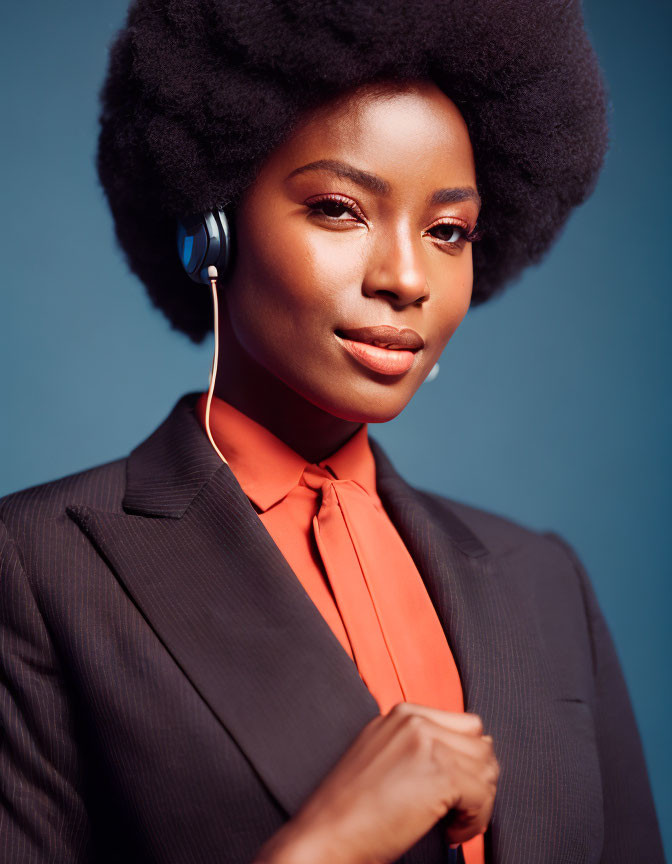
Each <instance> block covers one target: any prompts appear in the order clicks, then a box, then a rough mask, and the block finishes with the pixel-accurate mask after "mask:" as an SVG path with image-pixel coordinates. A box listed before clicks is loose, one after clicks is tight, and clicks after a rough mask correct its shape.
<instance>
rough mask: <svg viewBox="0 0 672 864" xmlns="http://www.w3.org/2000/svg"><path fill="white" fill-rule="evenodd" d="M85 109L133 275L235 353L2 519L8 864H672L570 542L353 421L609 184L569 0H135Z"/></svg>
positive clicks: (584, 48)
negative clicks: (372, 3) (92, 115)
mask: <svg viewBox="0 0 672 864" xmlns="http://www.w3.org/2000/svg"><path fill="white" fill-rule="evenodd" d="M495 13H496V14H495ZM503 13H505V14H503ZM101 119H102V125H101V137H100V148H99V158H98V167H99V173H100V176H101V181H102V183H103V187H104V189H105V191H106V193H107V195H108V199H109V202H110V205H111V208H112V211H113V214H114V217H115V225H116V229H117V234H118V238H119V241H120V243H121V245H122V248H123V249H124V250H125V252H126V254H127V256H128V260H129V264H130V266H131V268H132V269H133V271H134V272H135V273H137V274H138V275H139V276H140V278H141V279H142V281H143V282H144V284H145V285H146V287H147V289H148V290H149V292H150V295H151V296H152V298H153V300H154V302H155V303H156V304H157V305H158V306H159V307H160V308H161V309H162V310H163V311H164V312H165V313H166V314H167V315H168V317H169V319H170V320H171V322H172V323H173V325H174V326H175V327H176V328H178V329H180V330H182V331H183V332H185V333H187V334H189V335H190V336H191V337H192V338H193V339H194V340H195V341H199V340H201V339H202V338H203V337H204V336H205V334H206V333H207V332H208V331H209V330H210V329H211V327H212V326H213V325H216V334H217V339H216V346H217V351H216V362H215V364H214V366H213V375H212V377H211V382H210V383H211V386H210V388H209V390H208V393H207V394H205V393H200V394H199V393H195V394H187V395H185V396H184V397H182V398H181V399H180V400H179V401H178V403H177V404H176V406H175V408H174V410H173V411H172V412H171V414H170V416H169V417H168V418H167V419H166V420H165V421H164V423H163V424H162V425H161V426H160V427H159V428H158V429H157V430H156V431H155V432H154V433H153V434H152V435H151V436H150V437H149V438H148V439H147V440H146V441H144V442H143V443H141V444H140V445H139V446H138V447H137V448H136V449H135V450H134V451H133V452H132V453H131V454H130V456H129V457H128V458H127V459H122V460H118V461H116V462H112V463H108V464H106V465H102V466H98V467H96V468H93V469H91V470H89V471H86V472H83V473H81V474H77V475H72V476H71V477H68V478H64V479H62V480H59V481H55V482H52V483H48V484H45V485H43V486H40V487H35V488H33V489H28V490H24V491H22V492H18V493H15V494H14V495H10V496H8V497H6V498H4V499H3V500H2V502H0V517H1V519H2V523H0V524H1V526H2V527H1V533H0V552H1V559H0V560H1V562H2V581H1V583H0V585H1V586H2V598H3V602H2V614H3V652H2V664H3V679H4V680H5V681H6V682H8V686H6V687H5V689H3V691H2V702H1V708H0V710H1V714H0V717H1V718H2V721H1V722H2V726H3V732H4V735H3V739H2V750H1V751H0V752H1V756H2V765H3V770H2V774H1V776H2V784H3V785H2V789H3V796H2V801H3V806H2V811H1V813H2V824H1V825H0V828H1V830H0V837H1V838H2V840H1V841H0V849H1V850H2V854H3V856H4V857H3V859H2V860H5V859H6V860H8V861H26V862H28V861H31V862H44V861H97V862H98V861H157V862H183V861H206V860H222V861H231V862H249V861H253V860H254V861H257V862H276V864H277V862H296V864H301V862H303V861H312V862H314V861H325V862H326V861H328V862H365V861H366V862H373V861H376V862H378V861H394V860H403V861H405V862H439V861H445V860H451V858H452V859H454V860H466V861H467V862H469V864H472V862H479V864H480V862H484V861H489V862H490V861H491V862H504V861H514V860H515V861H519V862H539V861H544V862H566V861H567V862H568V861H592V862H598V861H601V862H616V861H626V860H628V861H647V862H656V861H662V860H663V857H662V849H661V843H660V837H659V832H658V825H657V822H656V816H655V811H654V808H653V802H652V799H651V793H650V789H649V784H648V779H647V775H646V768H645V764H644V759H643V754H642V750H641V744H640V740H639V735H638V731H637V728H636V724H635V721H634V717H633V714H632V709H631V706H630V702H629V699H628V694H627V690H626V688H625V684H624V681H623V677H622V674H621V671H620V668H619V665H618V660H617V657H616V654H615V652H614V648H613V644H612V642H611V638H610V635H609V632H608V629H607V627H606V624H605V621H604V618H603V616H602V614H601V611H600V609H599V606H598V604H597V602H596V599H595V595H594V592H593V590H592V587H591V584H590V581H589V579H588V577H587V575H586V573H585V572H584V570H583V568H582V567H581V564H580V563H579V562H578V560H577V559H576V557H575V555H574V554H573V552H572V550H571V549H570V548H569V547H567V545H566V544H565V543H564V541H562V540H561V539H560V538H559V537H557V536H556V535H550V534H549V535H541V534H537V533H535V532H532V531H529V530H526V529H525V528H523V527H521V526H519V525H516V524H514V523H512V522H509V521H507V520H504V519H502V518H500V517H496V516H494V515H492V514H488V513H485V512H484V511H481V510H476V509H473V508H470V507H466V506H464V505H461V504H458V503H456V502H453V501H450V500H448V499H447V498H444V497H442V496H439V495H434V494H429V493H426V492H423V491H421V490H419V489H416V488H414V487H413V486H412V485H410V484H408V483H407V482H406V481H405V480H403V479H402V478H401V476H400V475H399V474H398V473H397V471H396V470H395V468H394V467H393V465H392V464H391V463H390V461H389V459H388V458H387V456H386V455H385V453H384V452H383V450H382V448H381V447H380V446H379V445H378V444H377V443H376V442H375V441H374V440H373V439H372V438H371V439H369V437H368V424H369V423H372V422H385V421H387V420H390V419H392V418H393V417H395V416H397V415H398V414H399V413H400V412H401V411H402V410H403V409H404V407H405V406H406V404H408V402H409V400H410V399H411V398H412V396H413V395H414V393H415V392H416V391H417V389H418V387H419V386H420V385H421V383H422V382H423V381H424V380H425V379H426V377H427V376H428V375H429V373H430V371H431V370H432V368H433V367H434V366H435V364H436V362H437V360H438V358H439V356H440V354H441V352H442V350H443V348H444V347H445V345H446V343H447V342H448V340H449V339H450V337H451V336H452V334H453V333H454V332H455V330H456V328H457V327H458V326H459V324H460V322H461V321H462V319H463V318H464V315H465V314H466V312H467V309H468V308H469V306H470V305H471V304H472V303H478V302H483V301H485V300H487V299H488V298H489V297H490V296H492V294H493V293H494V292H495V291H496V290H497V289H498V288H501V287H502V286H503V285H504V284H505V283H506V281H507V280H509V279H510V278H512V277H513V276H514V275H515V274H517V273H518V272H520V270H521V268H522V267H524V266H525V265H526V264H528V263H529V262H531V261H534V260H538V259H539V257H540V256H541V255H542V254H543V252H544V251H546V250H547V249H548V248H549V246H550V244H551V243H552V241H553V239H554V238H555V237H556V236H557V233H558V231H559V229H560V228H561V226H562V225H563V223H564V221H565V219H566V218H567V216H568V214H569V212H570V211H571V208H572V207H573V206H575V205H576V204H578V203H579V202H580V201H582V200H584V199H585V197H586V196H587V195H588V194H589V192H590V190H591V189H592V187H593V185H594V182H595V179H596V176H597V172H598V170H599V166H600V164H601V161H602V157H603V153H604V148H605V140H606V130H605V123H604V96H603V89H602V84H601V80H600V76H599V72H598V69H597V66H596V62H595V58H594V55H593V53H592V50H591V48H590V46H589V44H588V42H587V40H586V37H585V34H584V32H583V26H582V21H581V15H580V10H579V8H578V6H575V5H573V4H567V3H564V2H563V3H552V2H547V3H544V4H539V3H535V4H534V7H533V8H532V9H530V8H529V7H528V4H525V3H515V4H513V3H512V4H508V5H507V8H506V9H505V10H504V9H503V7H502V4H501V3H496V4H495V3H492V4H489V3H483V2H482V3H480V4H479V5H477V6H474V4H473V3H472V4H469V5H468V6H467V5H466V4H464V5H462V4H460V3H450V4H445V7H444V6H441V5H439V6H437V4H427V5H423V4H421V3H414V4H399V5H398V6H395V7H394V8H388V9H385V10H383V9H380V8H375V7H369V6H368V5H366V4H362V5H361V6H355V5H350V6H348V7H347V8H344V7H343V5H342V4H333V5H332V4H326V5H325V4H320V5H319V6H318V7H315V8H311V9H304V8H302V7H300V6H299V5H294V4H289V3H277V4H269V3H265V4H259V5H258V6H255V5H250V4H249V3H248V4H245V5H242V4H241V5H235V6H234V5H233V4H230V3H224V2H219V3H209V2H206V0H200V2H191V3H187V2H184V0H181V2H168V0H164V2H157V0H151V2H150V0H146V2H139V3H135V4H134V5H133V6H132V7H131V9H130V11H129V19H128V22H127V25H126V27H125V29H124V30H123V31H122V32H121V33H120V35H119V37H118V39H117V41H116V43H115V46H114V49H113V52H112V55H111V62H110V71H109V75H108V79H107V82H106V86H105V89H104V92H103V113H102V118H101ZM208 212H209V213H211V214H212V213H215V212H216V213H217V214H218V217H217V218H220V219H221V220H222V222H221V223H220V226H219V228H220V230H221V232H222V233H221V237H220V239H221V242H222V244H224V243H225V242H226V237H225V231H224V228H225V223H224V220H226V223H227V224H228V227H229V230H230V232H231V233H230V238H229V248H230V251H231V253H233V254H231V255H229V256H227V255H226V254H219V253H218V254H217V257H216V262H217V264H216V267H215V270H214V271H212V270H209V267H210V266H213V265H212V264H211V262H210V261H209V259H207V256H206V258H203V259H202V260H201V259H200V258H199V259H198V262H197V263H196V265H194V261H193V260H192V258H193V256H192V252H193V251H194V250H193V243H194V242H196V241H195V239H194V238H196V237H197V236H198V234H197V232H196V231H195V230H193V231H192V226H193V225H194V224H196V222H197V220H198V218H201V214H203V213H208ZM176 224H179V225H181V226H182V227H181V229H180V232H178V237H179V239H180V247H179V252H180V254H181V255H182V260H181V261H180V257H179V256H178V254H177V252H176V249H175V234H176V231H175V228H176ZM189 243H192V247H190V248H189V249H188V250H187V246H188V245H189ZM221 251H222V250H220V253H221ZM194 254H195V253H194ZM201 265H202V266H201ZM184 266H187V269H190V275H192V276H193V277H195V279H192V280H191V281H190V279H189V278H188V276H187V275H186V274H185V272H184ZM198 280H200V282H204V283H205V284H198ZM211 280H212V281H211ZM213 299H214V300H215V301H216V302H215V304H214V308H215V310H216V312H215V313H214V314H213V311H212V309H213V304H212V300H213ZM374 343H377V344H374ZM454 847H456V848H454Z"/></svg>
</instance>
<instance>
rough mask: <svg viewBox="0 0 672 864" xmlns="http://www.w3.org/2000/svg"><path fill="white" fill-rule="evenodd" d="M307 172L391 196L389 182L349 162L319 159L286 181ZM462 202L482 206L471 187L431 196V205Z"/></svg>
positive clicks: (301, 167)
mask: <svg viewBox="0 0 672 864" xmlns="http://www.w3.org/2000/svg"><path fill="white" fill-rule="evenodd" d="M305 171H331V173H332V174H336V175H338V176H339V177H347V178H348V179H349V180H352V181H353V183H357V185H358V186H363V187H364V188H365V189H368V190H369V191H370V192H375V193H376V194H377V195H389V193H390V191H391V186H390V184H389V183H388V182H387V180H383V178H382V177H378V175H377V174H371V172H370V171H364V170H362V169H361V168H355V166H354V165H349V164H348V163H347V162H341V161H340V160H338V159H317V160H316V161H315V162H308V164H307V165H301V166H300V167H299V168H295V169H294V170H293V171H291V172H290V173H289V174H288V175H287V177H286V178H285V179H286V180H289V179H290V178H292V177H294V176H295V175H296V174H303V173H304V172H305ZM460 201H474V202H475V203H476V205H477V206H478V208H479V209H480V206H481V197H480V195H479V194H478V192H477V191H476V190H475V189H474V188H473V187H471V186H455V187H452V188H450V189H437V190H436V191H435V192H434V193H433V194H432V195H431V196H430V199H429V204H456V203H459V202H460Z"/></svg>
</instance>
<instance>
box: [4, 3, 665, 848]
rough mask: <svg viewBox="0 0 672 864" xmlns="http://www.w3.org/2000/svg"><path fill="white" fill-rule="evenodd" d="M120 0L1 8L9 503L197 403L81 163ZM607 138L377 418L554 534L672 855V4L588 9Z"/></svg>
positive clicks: (411, 456)
mask: <svg viewBox="0 0 672 864" xmlns="http://www.w3.org/2000/svg"><path fill="white" fill-rule="evenodd" d="M125 9H126V2H125V0H97V2H95V3H90V2H84V0H79V2H61V3H57V4H54V3H47V2H46V0H44V2H25V3H23V4H11V6H8V7H6V8H5V9H4V11H3V28H2V34H1V36H0V40H1V43H0V44H1V45H2V51H0V70H1V72H2V78H1V80H2V82H3V83H2V85H1V86H2V95H3V101H4V108H3V112H2V115H3V135H2V138H1V140H0V155H1V157H2V165H3V172H2V175H3V176H2V186H3V193H4V201H5V204H4V207H3V209H2V214H1V218H2V225H1V226H0V228H1V231H0V238H2V239H1V241H0V252H1V254H2V260H3V261H4V267H5V277H4V285H3V298H2V315H1V317H0V364H1V368H2V370H3V372H2V387H3V397H2V405H3V409H2V414H1V416H0V452H1V453H2V459H1V461H0V495H2V494H5V493H8V492H11V491H14V490H16V489H19V488H23V487H25V486H29V485H33V484H36V483H40V482H43V481H46V480H51V479H54V478H56V477H59V476H63V475H65V474H68V473H71V472H74V471H77V470H80V469H83V468H88V467H90V466H92V465H95V464H98V463H100V462H104V461H107V460H109V459H114V458H117V457H120V456H123V455H125V454H127V453H128V451H129V450H130V449H132V448H133V447H134V446H135V445H136V444H137V443H138V442H139V441H140V440H141V439H142V438H144V437H145V436H146V435H147V434H149V433H150V432H151V431H152V430H153V429H154V428H155V426H156V425H158V423H159V422H160V421H161V420H162V419H163V418H164V417H165V415H166V414H167V413H168V412H169V411H170V409H171V408H172V406H173V404H174V403H175V401H176V400H177V398H178V397H179V396H180V395H181V394H183V393H185V392H187V391H189V390H199V389H204V388H205V387H207V382H208V371H209V364H210V358H211V350H212V341H211V340H209V341H207V342H206V343H205V344H204V345H203V346H199V347H195V346H193V345H192V344H191V343H189V341H188V340H187V338H186V337H183V336H181V335H180V334H178V333H176V332H175V331H172V330H171V329H170V327H169V325H168V324H167V323H166V321H165V320H164V318H163V317H162V316H161V314H160V313H158V312H156V311H154V310H153V309H152V308H151V306H150V303H149V301H148V300H147V299H146V297H145V294H144V290H143V288H142V286H141V285H140V283H139V282H138V281H137V280H136V279H135V277H133V276H131V275H130V273H128V272H127V269H126V266H125V264H124V261H123V259H122V256H121V253H120V251H119V250H118V249H117V248H116V246H115V243H114V240H113V233H112V220H111V216H110V214H109V212H108V210H107V208H106V204H105V202H104V199H103V196H102V192H101V190H100V188H99V186H98V182H97V179H96V174H95V169H94V150H95V140H96V133H97V110H98V109H97V93H98V89H99V86H100V84H101V82H102V79H103V75H104V72H105V67H106V62H107V46H108V45H109V43H110V41H111V39H112V38H113V36H114V33H115V32H116V30H117V28H118V27H120V26H121V24H122V23H123V19H124V15H125ZM585 13H586V18H587V21H588V27H589V31H590V33H591V36H592V39H593V42H594V44H595V46H596V48H597V51H598V54H599V56H600V59H601V63H602V65H603V68H604V69H605V72H606V77H607V81H608V84H609V89H610V97H611V102H612V108H611V129H612V133H611V137H612V144H611V149H610V152H609V155H608V157H607V161H606V166H605V169H604V172H603V174H602V176H601V179H600V182H599V184H598V187H597V190H596V192H595V194H594V195H593V197H592V198H591V199H590V200H589V201H588V202H587V204H585V205H584V206H583V207H582V208H580V209H579V210H577V211H576V212H575V213H574V215H573V216H572V218H571V220H570V223H569V224H568V226H567V228H566V230H565V232H564V233H563V236H562V237H561V239H560V240H559V242H558V243H557V245H556V246H555V247H554V249H553V251H552V252H551V253H550V254H549V256H548V257H547V258H546V259H545V260H544V262H543V263H542V265H541V266H538V267H535V268H532V269H530V270H528V271H527V272H526V274H525V275H524V277H523V278H522V279H521V280H519V282H518V283H517V284H515V285H514V286H512V287H511V288H510V289H509V291H508V293H506V294H505V295H504V296H502V297H501V298H500V299H498V300H496V301H493V302H491V303H490V304H489V305H486V306H484V307H482V308H480V309H475V310H472V311H471V312H470V313H469V315H468V316H467V319H466V320H465V322H464V323H463V325H462V326H461V328H460V329H459V330H458V332H457V334H456V335H455V337H454V338H453V340H452V341H451V342H450V344H449V345H448V347H447V348H446V350H445V352H444V354H443V357H442V359H441V363H440V367H441V371H440V374H439V376H438V378H437V379H436V380H434V381H432V382H427V383H425V384H423V386H422V387H421V388H420V391H419V392H418V393H417V395H416V396H415V397H414V399H413V401H412V402H411V403H410V404H409V406H408V407H407V409H406V410H405V411H404V412H403V414H402V415H401V416H399V417H398V418H396V419H395V420H394V421H392V422H391V423H388V424H384V425H379V426H373V425H372V426H371V427H370V432H371V433H372V435H373V436H374V437H375V438H377V439H378V440H379V441H380V443H381V444H382V445H383V447H385V448H386V450H387V451H388V453H389V455H390V456H391V458H392V459H393V461H394V462H395V464H396V465H397V467H398V469H399V470H400V471H401V473H402V474H404V476H406V477H407V478H408V479H409V480H411V481H412V482H414V483H415V484H416V485H419V486H422V487H424V488H428V489H432V490H435V491H438V492H441V493H442V494H445V495H449V496H451V497H454V498H457V499H461V500H463V501H466V502H468V503H471V504H475V505H476V506H480V507H484V508H487V509H491V510H494V511H496V512H498V513H501V514H504V515H507V516H509V517H511V518H514V519H516V520H518V521H521V522H523V523H524V524H527V525H529V526H532V527H534V528H540V529H547V528H550V529H554V530H556V531H558V532H560V533H561V534H563V535H564V536H565V537H566V538H567V539H568V540H569V541H570V542H571V543H572V545H573V546H574V547H575V548H576V550H577V551H578V553H579V555H580V557H581V558H582V560H583V562H584V563H585V565H586V567H587V569H588V572H589V574H590V575H591V578H592V580H593V583H594V585H595V588H596V591H597V594H598V597H599V599H600V602H601V604H602V607H603V610H604V612H605V615H606V617H607V620H608V621H609V624H610V627H611V630H612V633H613V635H614V638H615V641H616V645H617V649H618V652H619V656H620V658H621V662H622V665H623V669H624V673H625V676H626V679H627V682H628V686H629V689H630V693H631V696H632V701H633V705H634V708H635V713H636V716H637V720H638V724H639V727H640V730H641V734H642V738H643V742H644V747H645V752H646V757H647V763H648V767H649V773H650V777H651V782H652V786H653V790H654V796H655V799H656V804H657V809H658V815H659V819H660V822H661V828H662V830H663V833H664V839H665V845H666V849H667V850H670V849H672V820H671V819H670V815H671V809H672V808H671V807H670V802H671V798H672V791H671V788H670V783H669V777H670V776H671V775H672V748H671V746H670V723H669V711H670V686H669V684H670V678H669V671H668V664H669V662H670V659H671V658H672V653H671V652H670V642H671V640H670V629H671V628H670V611H669V609H670V600H671V599H672V593H671V590H670V576H671V575H672V574H671V572H670V571H671V569H672V568H671V567H670V554H669V545H668V544H669V530H670V480H671V477H670V461H671V460H670V442H671V440H672V436H671V435H670V432H671V426H672V411H671V405H670V394H671V393H672V387H671V386H670V385H671V384H672V381H671V380H670V379H671V377H672V376H671V364H670V343H669V333H670V323H671V317H672V315H671V312H672V284H671V279H670V264H669V254H670V229H671V228H672V224H671V220H670V205H669V202H670V198H671V197H672V195H671V192H672V190H671V188H670V186H671V182H670V181H671V177H672V174H671V172H670V170H669V165H668V158H669V153H670V147H669V143H670V133H671V132H672V124H671V115H672V111H671V106H670V101H669V99H668V97H667V90H666V88H667V85H668V83H669V81H670V80H672V76H671V73H672V69H671V68H670V66H671V62H670V51H669V46H670V37H671V36H672V32H671V31H672V28H671V26H670V24H671V20H672V7H671V6H670V4H668V3H666V2H663V0H659V2H656V0H641V2H639V3H637V4H636V5H634V6H633V4H632V3H631V2H626V0H587V2H586V4H585Z"/></svg>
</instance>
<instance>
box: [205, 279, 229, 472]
mask: <svg viewBox="0 0 672 864" xmlns="http://www.w3.org/2000/svg"><path fill="white" fill-rule="evenodd" d="M214 269H215V268H214V267H210V268H209V269H208V275H209V276H211V279H210V287H211V288H212V306H213V310H214V314H215V353H214V356H213V358H212V369H211V370H210V385H209V387H208V400H207V402H206V403H205V430H206V432H207V433H208V438H209V439H210V443H211V444H212V446H213V447H214V448H215V451H216V453H217V455H218V456H219V458H220V459H221V460H222V462H224V463H225V464H226V465H228V464H229V463H228V462H227V461H226V459H225V458H224V456H223V455H222V451H221V450H220V449H219V447H218V446H217V445H216V444H215V439H214V438H213V437H212V432H211V431H210V403H211V402H212V394H213V392H214V390H215V378H216V377H217V365H218V362H219V310H218V308H217V275H216V274H217V271H216V270H215V276H214V277H213V276H212V273H211V272H210V271H211V270H214Z"/></svg>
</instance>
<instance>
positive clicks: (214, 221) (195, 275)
mask: <svg viewBox="0 0 672 864" xmlns="http://www.w3.org/2000/svg"><path fill="white" fill-rule="evenodd" d="M224 206H226V205H224ZM231 240H232V235H231V225H230V224H229V219H228V218H227V215H226V213H225V212H224V209H223V207H221V208H220V207H217V208H215V209H214V210H206V211H205V212H204V213H200V214H197V215H195V216H185V217H182V218H178V219H177V254H178V255H179V256H180V261H181V262H182V266H183V267H184V270H185V272H186V274H187V276H188V277H189V278H190V279H192V280H193V281H194V282H198V283H200V284H203V285H210V287H211V289H212V306H213V321H214V331H215V350H214V355H213V358H212V367H211V369H210V384H209V386H208V398H207V402H206V407H205V430H206V432H207V435H208V438H209V439H210V443H211V444H212V446H213V447H214V449H215V451H216V453H217V455H218V456H219V458H220V459H221V460H222V462H224V464H225V465H228V464H229V463H228V462H227V460H226V459H225V458H224V454H223V453H222V452H221V450H220V449H219V447H218V446H217V444H216V443H215V439H214V438H213V437H212V432H211V430H210V404H211V403H212V396H213V393H214V391H215V377H216V375H217V366H218V360H219V310H218V302H217V279H219V278H220V277H222V276H224V274H225V273H226V270H227V268H228V267H229V265H230V263H231V259H232V257H233V253H232V242H231Z"/></svg>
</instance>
